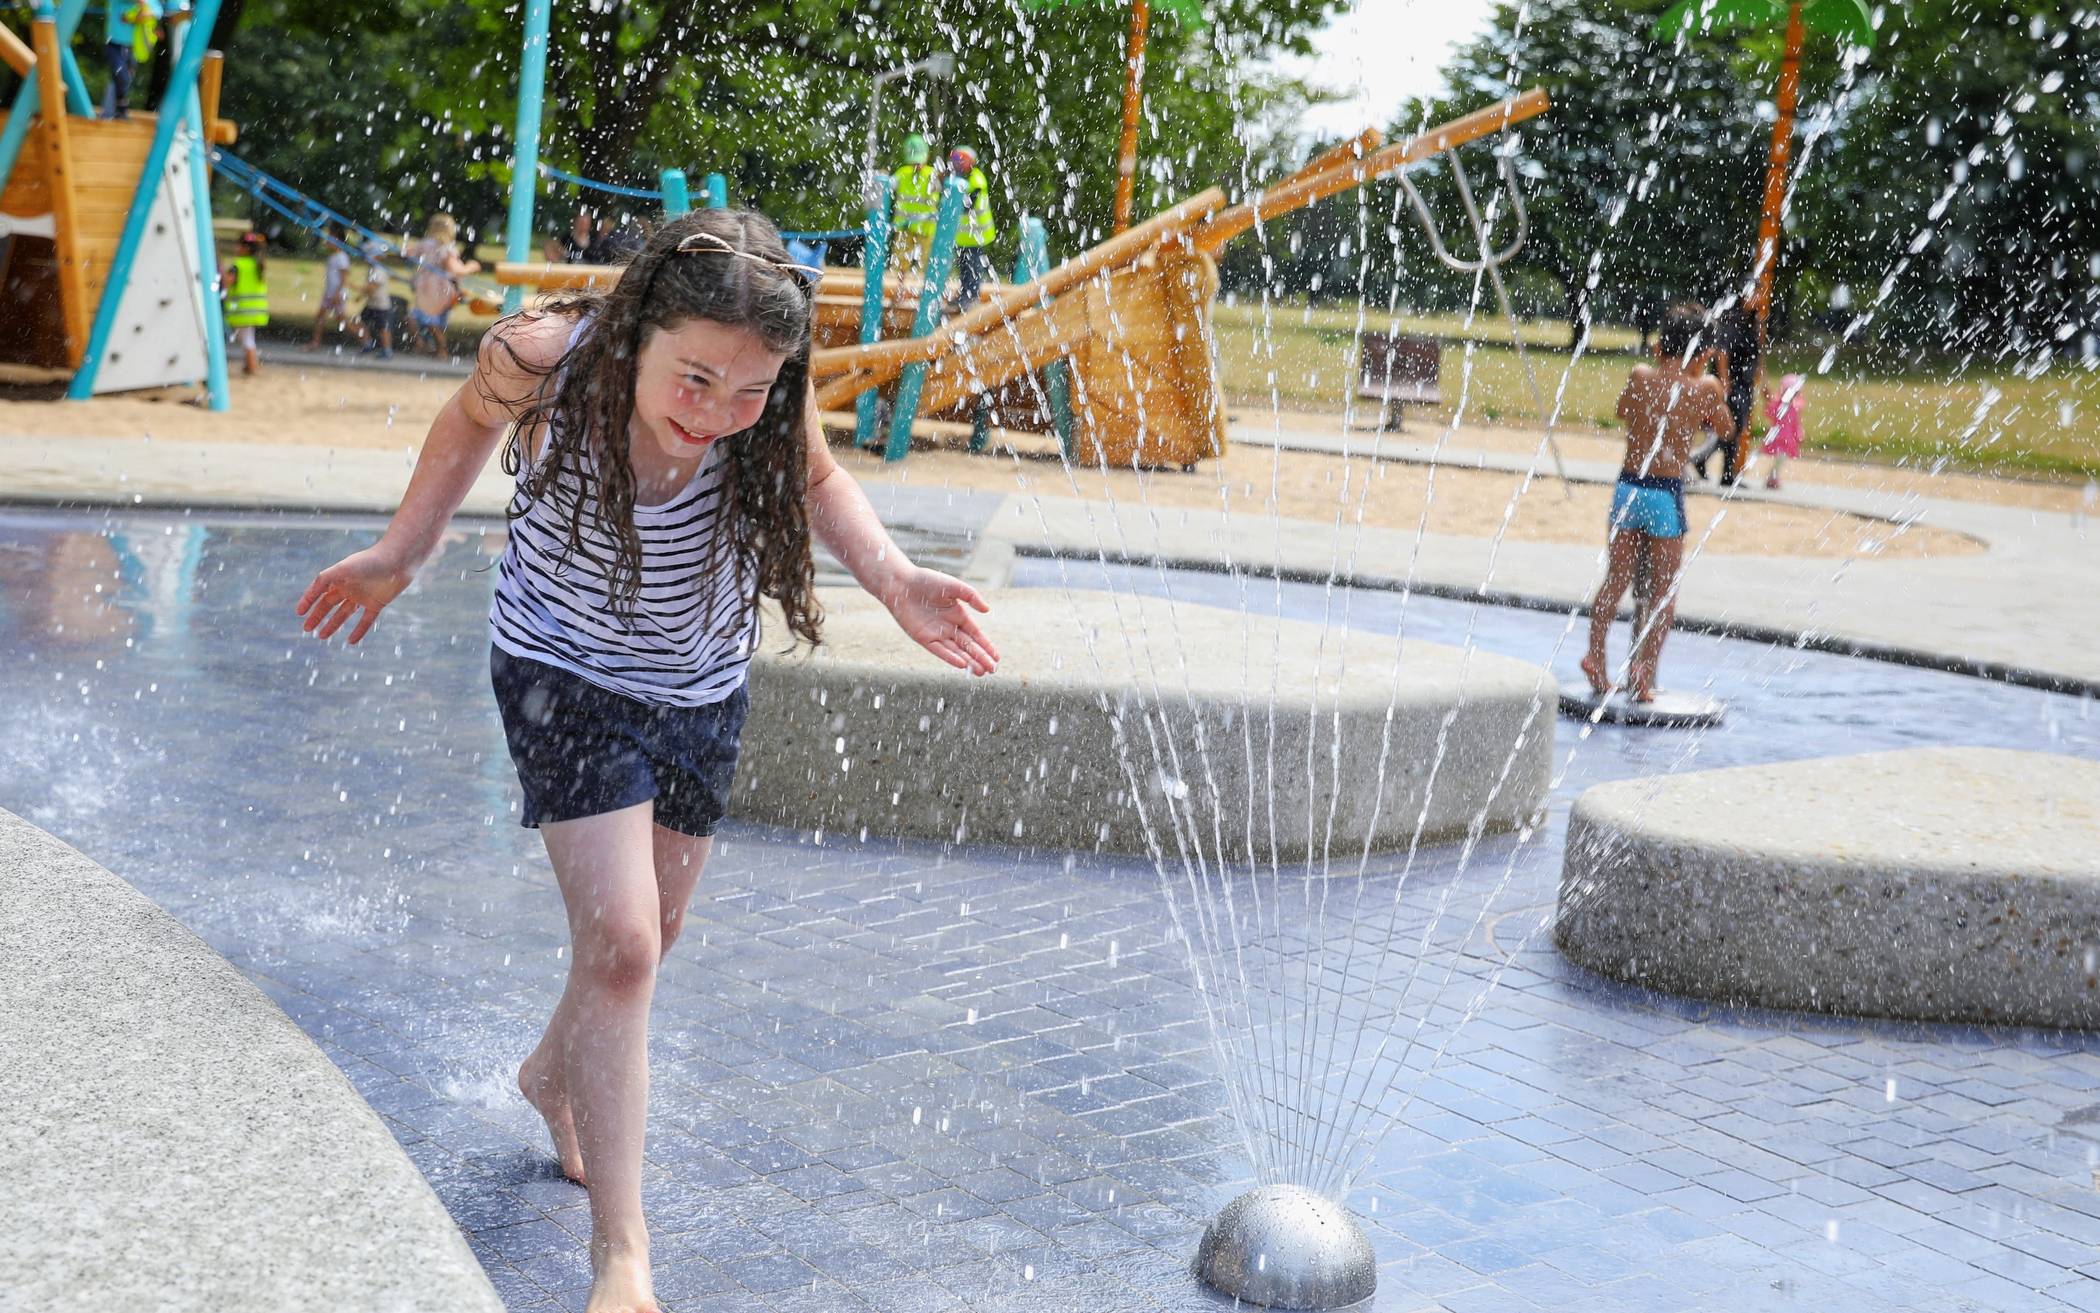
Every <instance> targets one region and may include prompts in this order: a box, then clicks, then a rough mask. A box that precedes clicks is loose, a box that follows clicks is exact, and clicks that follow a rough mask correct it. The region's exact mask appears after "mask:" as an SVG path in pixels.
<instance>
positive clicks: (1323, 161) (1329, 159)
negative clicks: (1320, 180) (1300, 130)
mask: <svg viewBox="0 0 2100 1313" xmlns="http://www.w3.org/2000/svg"><path fill="white" fill-rule="evenodd" d="M1383 145H1385V134H1384V133H1383V132H1380V131H1379V130H1378V129H1376V128H1365V129H1364V130H1363V131H1362V132H1359V133H1357V134H1356V135H1355V136H1353V137H1351V138H1349V140H1347V141H1345V142H1342V143H1341V144H1340V145H1338V146H1329V147H1328V148H1327V149H1326V150H1323V151H1321V152H1320V153H1319V154H1317V155H1315V156H1313V157H1312V158H1311V159H1309V160H1307V161H1306V162H1305V166H1304V167H1303V168H1301V169H1299V170H1298V171H1297V172H1296V173H1293V174H1292V175H1291V176H1290V177H1288V178H1285V179H1284V180H1283V182H1279V183H1277V184H1276V186H1278V187H1281V186H1283V185H1284V184H1285V183H1293V182H1296V181H1298V180H1299V179H1300V178H1310V177H1312V176H1313V175H1314V174H1317V173H1325V172H1327V171H1328V170H1329V169H1331V168H1334V167H1335V166H1336V165H1338V164H1347V163H1349V162H1350V161H1351V160H1360V159H1363V158H1365V157H1366V156H1368V155H1369V154H1371V152H1373V151H1375V150H1377V149H1378V148H1379V147H1380V146H1383ZM1271 190H1274V189H1273V188H1272V189H1271Z"/></svg>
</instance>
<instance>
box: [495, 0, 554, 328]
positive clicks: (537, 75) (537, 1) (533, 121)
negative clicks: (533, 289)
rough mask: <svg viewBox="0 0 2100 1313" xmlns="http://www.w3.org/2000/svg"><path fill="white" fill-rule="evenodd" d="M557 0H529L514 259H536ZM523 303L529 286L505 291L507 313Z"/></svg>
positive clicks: (515, 164) (514, 187) (508, 243)
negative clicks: (535, 224)
mask: <svg viewBox="0 0 2100 1313" xmlns="http://www.w3.org/2000/svg"><path fill="white" fill-rule="evenodd" d="M553 7H554V0H525V49H524V53H523V54H522V56H521V57H520V59H519V64H518V136H517V143H518V144H517V149H516V151H515V153H513V154H512V155H511V159H510V232H509V233H508V234H507V236H506V240H505V242H504V248H505V249H504V253H505V255H506V256H508V257H509V259H510V262H511V263H512V264H519V263H522V262H524V261H525V260H529V259H531V258H532V197H533V193H534V192H535V191H537V190H538V189H539V185H540V106H541V104H542V102H543V101H544V100H545V98H546V95H547V16H548V13H549V12H550V11H551V10H552V9H553ZM524 304H525V289H524V288H522V287H510V288H506V289H504V292H503V313H504V314H513V313H515V312H516V311H517V309H518V307H520V306H522V305H524Z"/></svg>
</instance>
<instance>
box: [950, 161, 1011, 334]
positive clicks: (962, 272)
mask: <svg viewBox="0 0 2100 1313" xmlns="http://www.w3.org/2000/svg"><path fill="white" fill-rule="evenodd" d="M948 172H949V174H950V175H951V176H953V177H957V178H960V179H962V180H963V181H964V182H965V183H967V184H968V185H969V188H970V203H969V207H968V208H967V209H965V210H964V211H963V218H962V227H961V228H960V229H959V230H957V232H956V234H955V260H956V267H957V276H958V277H960V278H961V279H962V300H961V302H960V308H961V309H962V310H964V311H968V310H969V309H970V308H971V307H972V306H974V305H976V304H977V292H978V289H979V288H981V287H983V286H984V284H985V281H986V280H987V279H989V278H990V277H991V276H992V252H991V245H992V242H993V241H994V240H996V239H997V238H998V236H999V229H998V227H997V226H996V225H994V224H993V223H992V189H991V185H990V184H989V183H987V182H986V181H985V180H984V170H983V169H980V168H978V167H977V152H976V151H974V150H971V149H970V148H969V147H968V146H957V147H956V148H955V149H954V150H951V151H949V152H948Z"/></svg>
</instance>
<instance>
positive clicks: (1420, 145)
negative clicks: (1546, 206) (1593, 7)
mask: <svg viewBox="0 0 2100 1313" xmlns="http://www.w3.org/2000/svg"><path fill="white" fill-rule="evenodd" d="M1551 107H1552V106H1551V103H1550V102H1549V101H1548V100H1547V99H1546V93H1545V92H1544V91H1543V90H1541V89H1540V88H1538V87H1533V88H1532V89H1531V90H1529V91H1527V92H1525V93H1524V94H1523V95H1521V96H1514V97H1511V98H1510V99H1508V100H1503V101H1497V102H1496V103H1495V104H1492V105H1489V106H1488V107H1487V108H1485V109H1477V110H1474V111H1473V112H1472V113H1471V114H1468V115H1466V116H1465V117H1463V118H1457V119H1453V120H1452V121H1451V122H1449V123H1445V124H1441V125H1439V126H1437V127H1434V128H1431V129H1429V130H1428V131H1427V132H1423V133H1420V134H1418V135H1416V136H1413V137H1409V138H1408V139H1407V140H1405V141H1399V142H1395V143H1393V144H1392V145H1390V146H1387V147H1385V148H1383V149H1381V150H1377V151H1373V152H1372V153H1371V154H1369V155H1366V156H1364V157H1363V158H1362V159H1360V160H1349V159H1343V160H1340V161H1338V162H1337V163H1336V164H1334V165H1333V166H1332V167H1331V168H1329V169H1327V170H1325V171H1324V172H1321V173H1313V174H1304V173H1302V172H1301V173H1300V174H1299V175H1294V176H1293V177H1292V178H1290V179H1288V180H1286V181H1285V182H1283V183H1281V184H1280V185H1278V186H1275V187H1271V188H1270V189H1269V190H1267V191H1265V192H1263V193H1262V194H1261V195H1259V196H1257V197H1255V198H1254V199H1253V200H1252V201H1250V202H1247V203H1246V204H1243V205H1235V206H1233V207H1232V208H1231V209H1229V210H1225V211H1223V212H1222V213H1220V214H1218V215H1217V217H1215V218H1213V219H1212V220H1211V221H1210V222H1209V223H1206V224H1204V225H1203V226H1202V227H1201V228H1199V229H1197V230H1196V232H1195V233H1194V234H1193V237H1192V240H1194V242H1195V244H1196V247H1197V249H1198V250H1201V251H1204V252H1205V253H1214V252H1216V251H1217V249H1218V248H1219V247H1221V246H1223V245H1224V244H1225V243H1227V242H1229V241H1231V240H1232V239H1233V238H1235V237H1237V236H1239V235H1240V234H1241V233H1243V232H1246V231H1247V230H1248V229H1249V228H1252V227H1253V226H1254V225H1255V223H1256V222H1257V221H1266V220H1269V219H1273V218H1275V217H1276V216H1277V215H1279V214H1288V213H1290V212H1291V211H1292V210H1296V209H1301V208H1303V207H1304V206H1307V205H1310V204H1312V203H1313V202H1314V201H1318V200H1323V199H1325V198H1326V197H1329V196H1332V195H1334V194H1335V193H1336V192H1342V191H1347V190H1349V189H1350V188H1351V187H1361V186H1362V185H1363V184H1365V183H1367V182H1370V181H1372V180H1373V179H1376V178H1382V177H1384V176H1385V175H1386V174H1388V173H1395V172H1398V171H1399V170H1401V169H1404V168H1406V167H1407V166H1408V165H1410V164H1419V163H1421V162H1422V161H1423V160H1425V159H1428V158H1429V157H1430V156H1432V155H1439V154H1442V153H1443V152H1444V151H1447V150H1453V149H1455V148H1457V147H1459V146H1463V145H1465V144H1466V143H1467V142H1469V141H1477V140H1479V139H1480V138H1482V137H1488V136H1493V135H1494V134H1495V133H1498V132H1502V131H1504V130H1506V129H1508V128H1510V127H1513V126H1515V125H1516V124H1519V123H1522V122H1523V121H1525V120H1526V119H1529V118H1535V117H1536V116H1538V115H1540V114H1543V113H1545V112H1546V111H1547V110H1548V109H1550V108H1551ZM1330 153H1331V152H1330Z"/></svg>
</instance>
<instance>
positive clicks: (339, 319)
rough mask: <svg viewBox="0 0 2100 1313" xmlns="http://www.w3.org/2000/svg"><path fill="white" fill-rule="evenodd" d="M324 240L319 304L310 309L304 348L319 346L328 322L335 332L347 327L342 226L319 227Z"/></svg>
mask: <svg viewBox="0 0 2100 1313" xmlns="http://www.w3.org/2000/svg"><path fill="white" fill-rule="evenodd" d="M323 232H324V235H325V237H326V238H327V241H328V258H327V259H326V260H324V261H322V262H321V305H320V308H319V309H318V310H316V311H314V335H313V337H311V338H310V339H308V340H307V343H306V349H307V350H308V351H319V350H320V349H321V334H323V333H324V332H326V331H327V330H328V325H329V323H330V322H331V321H333V322H334V324H335V327H336V331H337V332H343V331H345V330H347V329H348V328H349V327H350V253H349V252H348V251H346V250H344V249H343V246H342V241H343V225H341V224H339V223H331V224H329V225H328V227H327V228H326V229H324V230H323Z"/></svg>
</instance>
